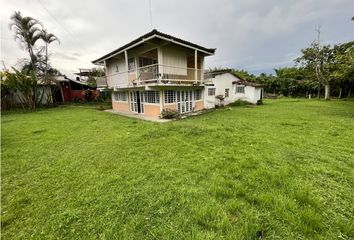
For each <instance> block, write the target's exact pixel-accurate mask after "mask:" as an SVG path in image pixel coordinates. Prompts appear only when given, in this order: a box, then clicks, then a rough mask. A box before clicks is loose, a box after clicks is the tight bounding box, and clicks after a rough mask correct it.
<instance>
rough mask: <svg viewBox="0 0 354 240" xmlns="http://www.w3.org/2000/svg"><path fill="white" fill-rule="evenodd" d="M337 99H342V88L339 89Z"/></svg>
mask: <svg viewBox="0 0 354 240" xmlns="http://www.w3.org/2000/svg"><path fill="white" fill-rule="evenodd" d="M338 98H339V99H340V98H342V87H340V88H339V95H338Z"/></svg>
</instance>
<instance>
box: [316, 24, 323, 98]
mask: <svg viewBox="0 0 354 240" xmlns="http://www.w3.org/2000/svg"><path fill="white" fill-rule="evenodd" d="M315 31H316V32H317V42H316V43H315V45H316V48H315V49H316V61H315V71H316V77H317V81H318V88H317V98H320V95H321V83H322V81H321V61H320V40H321V27H320V26H318V27H317V28H316V29H315Z"/></svg>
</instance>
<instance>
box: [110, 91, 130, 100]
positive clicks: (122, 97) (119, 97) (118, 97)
mask: <svg viewBox="0 0 354 240" xmlns="http://www.w3.org/2000/svg"><path fill="white" fill-rule="evenodd" d="M113 99H114V101H122V102H126V101H127V99H128V96H127V93H126V92H114V93H113Z"/></svg>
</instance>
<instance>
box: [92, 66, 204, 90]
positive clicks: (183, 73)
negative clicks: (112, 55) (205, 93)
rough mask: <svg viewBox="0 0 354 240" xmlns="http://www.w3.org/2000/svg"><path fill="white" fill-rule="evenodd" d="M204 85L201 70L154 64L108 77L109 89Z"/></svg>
mask: <svg viewBox="0 0 354 240" xmlns="http://www.w3.org/2000/svg"><path fill="white" fill-rule="evenodd" d="M202 83H203V73H202V70H201V69H195V68H183V67H175V66H168V65H164V64H152V65H148V66H144V67H140V68H136V69H131V70H129V71H125V72H117V73H114V74H111V75H108V76H107V85H108V87H109V88H129V87H136V86H147V85H150V86H151V85H162V86H163V85H193V84H194V85H195V84H197V85H199V84H202ZM97 85H99V84H97Z"/></svg>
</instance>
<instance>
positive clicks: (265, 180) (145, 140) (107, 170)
mask: <svg viewBox="0 0 354 240" xmlns="http://www.w3.org/2000/svg"><path fill="white" fill-rule="evenodd" d="M1 123H2V124H1V128H2V135H1V140H2V141H1V153H2V159H1V167H2V168H1V174H2V176H1V180H2V184H1V185H2V191H1V197H2V209H1V211H2V212H1V215H2V218H1V226H2V229H1V235H2V238H3V239H261V238H262V239H353V238H354V220H353V216H354V203H353V201H354V193H353V186H354V184H353V183H354V102H353V101H327V102H325V101H316V100H313V101H308V100H294V99H284V100H272V101H270V100H269V101H266V103H265V105H263V106H256V107H233V108H232V109H218V110H216V111H213V112H210V113H206V114H204V115H200V116H196V117H191V118H188V119H185V120H179V121H174V122H169V123H164V124H159V123H152V122H146V121H141V120H137V119H130V118H126V117H121V116H118V115H112V114H110V113H106V112H102V111H98V110H95V108H94V107H92V106H86V107H85V106H64V107H59V108H53V109H46V110H40V111H37V112H32V113H7V114H4V115H3V116H2V119H1Z"/></svg>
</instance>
